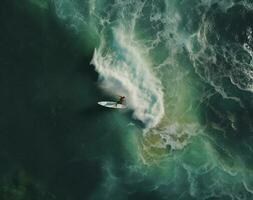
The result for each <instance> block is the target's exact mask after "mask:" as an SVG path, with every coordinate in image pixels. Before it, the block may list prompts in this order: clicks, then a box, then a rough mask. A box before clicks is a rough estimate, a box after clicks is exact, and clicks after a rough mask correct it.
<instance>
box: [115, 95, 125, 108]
mask: <svg viewBox="0 0 253 200" xmlns="http://www.w3.org/2000/svg"><path fill="white" fill-rule="evenodd" d="M125 98H126V97H125V96H119V100H118V101H117V102H116V107H117V105H118V104H123V102H124V101H125Z"/></svg>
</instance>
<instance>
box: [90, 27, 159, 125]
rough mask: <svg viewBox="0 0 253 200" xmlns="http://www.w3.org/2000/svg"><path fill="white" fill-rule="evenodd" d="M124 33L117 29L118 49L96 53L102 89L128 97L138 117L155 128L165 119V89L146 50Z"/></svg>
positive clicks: (102, 48) (94, 60)
mask: <svg viewBox="0 0 253 200" xmlns="http://www.w3.org/2000/svg"><path fill="white" fill-rule="evenodd" d="M124 30H125V29H124V28H123V27H119V28H115V29H113V36H114V41H113V42H114V45H115V47H114V48H116V49H115V50H114V49H113V48H111V49H110V51H109V50H108V49H106V48H104V47H103V45H101V46H100V47H99V48H98V49H95V51H94V55H93V59H92V61H91V63H92V64H93V65H94V66H95V69H96V71H97V72H98V73H99V82H100V84H101V86H102V87H103V88H104V89H106V90H108V91H112V92H113V93H114V94H122V95H125V96H126V101H127V104H128V105H129V106H130V107H131V108H132V109H133V110H134V114H133V115H134V117H135V118H137V119H138V120H140V121H142V122H143V123H145V124H146V126H147V128H152V127H155V126H156V125H157V124H158V123H159V122H160V120H161V118H162V117H163V115H164V107H163V92H162V86H161V83H160V81H159V80H158V79H157V78H156V77H155V76H154V74H153V73H152V72H151V68H150V66H149V65H148V63H147V62H146V61H145V58H144V55H143V54H142V50H141V49H140V48H139V47H138V46H137V44H136V43H135V42H134V41H132V40H131V38H132V36H130V35H128V33H127V32H126V31H124Z"/></svg>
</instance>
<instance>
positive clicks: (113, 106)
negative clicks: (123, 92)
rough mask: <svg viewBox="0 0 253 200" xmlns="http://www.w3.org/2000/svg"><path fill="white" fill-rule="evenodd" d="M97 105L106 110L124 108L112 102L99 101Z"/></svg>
mask: <svg viewBox="0 0 253 200" xmlns="http://www.w3.org/2000/svg"><path fill="white" fill-rule="evenodd" d="M98 104H99V105H101V106H104V107H107V108H118V109H124V108H126V106H125V105H123V104H119V103H118V104H117V103H116V102H114V101H99V102H98Z"/></svg>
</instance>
